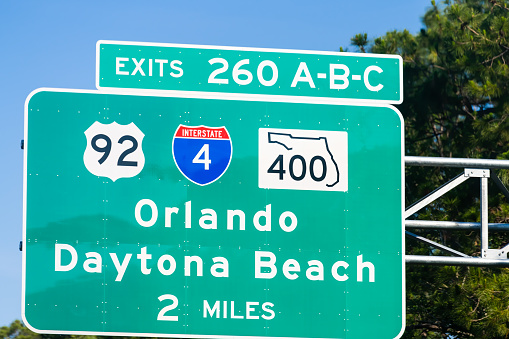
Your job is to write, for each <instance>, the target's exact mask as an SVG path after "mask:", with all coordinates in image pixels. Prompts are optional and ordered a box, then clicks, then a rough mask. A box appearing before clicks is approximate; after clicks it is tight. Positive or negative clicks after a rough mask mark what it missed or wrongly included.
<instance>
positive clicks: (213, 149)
mask: <svg viewBox="0 0 509 339" xmlns="http://www.w3.org/2000/svg"><path fill="white" fill-rule="evenodd" d="M204 144H209V159H210V160H211V163H210V165H209V169H208V170H205V166H204V165H203V164H201V163H193V159H194V157H195V156H196V154H198V152H199V151H200V150H201V148H202V147H203V145H204ZM231 156H232V143H231V140H230V139H207V138H181V137H175V138H174V139H173V157H174V158H175V163H176V164H177V167H178V168H179V170H180V172H182V174H183V175H184V176H185V177H186V178H187V179H189V180H191V181H192V182H194V183H195V184H198V185H202V186H203V185H208V184H210V183H212V182H214V181H216V180H217V179H219V178H220V177H221V175H223V173H224V172H225V171H226V169H227V168H228V166H229V165H230V160H231Z"/></svg>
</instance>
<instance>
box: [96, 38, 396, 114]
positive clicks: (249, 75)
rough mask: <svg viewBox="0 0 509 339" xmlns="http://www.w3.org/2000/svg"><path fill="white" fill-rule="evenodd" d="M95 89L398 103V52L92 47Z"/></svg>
mask: <svg viewBox="0 0 509 339" xmlns="http://www.w3.org/2000/svg"><path fill="white" fill-rule="evenodd" d="M96 86H97V88H98V89H101V90H107V89H136V90H138V91H141V90H157V91H159V92H162V93H161V94H162V95H167V94H174V93H175V92H176V91H178V92H182V91H184V92H187V95H190V96H197V97H204V96H206V97H214V98H217V97H218V96H220V97H222V98H236V99H241V100H263V101H267V100H270V101H289V102H318V101H320V102H324V103H331V102H338V101H340V102H343V103H344V102H371V103H386V104H400V103H401V102H402V101H403V60H402V59H401V57H400V56H399V55H388V54H369V53H362V54H361V53H343V52H341V53H340V52H318V51H293V50H282V49H263V48H241V47H219V46H200V45H179V44H156V43H135V42H121V41H98V42H97V70H96Z"/></svg>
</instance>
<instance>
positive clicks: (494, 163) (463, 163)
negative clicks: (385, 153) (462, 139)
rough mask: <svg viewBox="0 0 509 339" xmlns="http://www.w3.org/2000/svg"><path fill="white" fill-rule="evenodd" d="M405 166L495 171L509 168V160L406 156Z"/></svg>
mask: <svg viewBox="0 0 509 339" xmlns="http://www.w3.org/2000/svg"><path fill="white" fill-rule="evenodd" d="M405 165H406V166H435V167H438V166H440V167H461V168H466V167H469V168H490V169H494V168H509V160H496V159H470V158H440V157H410V156H406V157H405Z"/></svg>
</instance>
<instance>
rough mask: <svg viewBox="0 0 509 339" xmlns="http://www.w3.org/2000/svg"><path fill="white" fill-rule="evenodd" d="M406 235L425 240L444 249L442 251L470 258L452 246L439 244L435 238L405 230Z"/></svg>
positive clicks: (426, 242) (421, 240)
mask: <svg viewBox="0 0 509 339" xmlns="http://www.w3.org/2000/svg"><path fill="white" fill-rule="evenodd" d="M405 235H406V236H407V237H409V238H412V239H415V240H417V241H420V242H423V243H425V244H427V245H430V246H432V247H435V248H438V249H439V250H442V251H444V252H446V253H449V254H452V255H456V256H458V257H463V258H470V256H468V255H466V254H464V253H461V252H458V251H456V250H453V249H452V248H450V247H447V246H445V245H442V244H439V243H437V242H434V241H433V240H429V239H427V238H424V237H421V236H420V235H417V234H414V233H412V232H408V231H405Z"/></svg>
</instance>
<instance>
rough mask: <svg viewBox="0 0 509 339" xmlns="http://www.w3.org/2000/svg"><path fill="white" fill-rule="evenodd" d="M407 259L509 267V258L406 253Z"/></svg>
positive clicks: (452, 264) (441, 263) (445, 263)
mask: <svg viewBox="0 0 509 339" xmlns="http://www.w3.org/2000/svg"><path fill="white" fill-rule="evenodd" d="M405 261H406V263H407V264H410V265H442V266H443V265H447V266H496V267H509V259H483V258H478V257H470V258H459V257H445V256H427V255H406V256H405Z"/></svg>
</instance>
